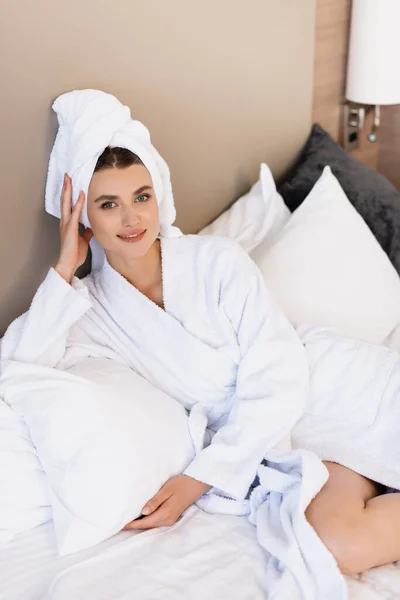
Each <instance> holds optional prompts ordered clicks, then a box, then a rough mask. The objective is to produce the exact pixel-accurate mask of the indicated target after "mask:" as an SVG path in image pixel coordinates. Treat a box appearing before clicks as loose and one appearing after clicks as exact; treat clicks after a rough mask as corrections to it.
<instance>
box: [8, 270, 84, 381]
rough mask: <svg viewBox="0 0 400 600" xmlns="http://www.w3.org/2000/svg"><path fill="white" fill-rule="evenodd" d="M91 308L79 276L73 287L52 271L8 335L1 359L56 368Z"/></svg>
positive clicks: (10, 328) (13, 324)
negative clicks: (78, 323)
mask: <svg viewBox="0 0 400 600" xmlns="http://www.w3.org/2000/svg"><path fill="white" fill-rule="evenodd" d="M90 307H91V302H90V299H89V291H88V289H87V287H86V286H85V285H84V284H83V283H82V282H81V281H80V280H79V279H78V278H77V277H73V279H72V281H71V285H70V284H69V283H67V282H66V281H65V279H63V278H62V277H61V275H59V274H58V273H57V271H56V270H55V269H54V268H50V270H49V272H48V274H47V276H46V278H45V280H44V281H43V283H42V284H41V285H40V286H39V288H38V290H37V292H36V294H35V296H34V298H33V300H32V303H31V306H30V308H29V310H28V311H27V312H25V313H24V314H23V315H21V316H20V317H18V318H17V319H15V321H13V322H12V323H11V324H10V326H9V327H8V329H7V331H6V333H5V334H4V337H3V339H2V340H1V345H0V360H2V361H3V360H17V361H21V362H28V363H36V364H40V365H42V366H46V367H55V366H56V365H57V363H58V362H59V361H60V360H61V359H62V357H63V355H64V353H65V349H66V343H67V337H68V332H69V330H70V328H71V326H72V325H74V324H75V323H76V321H77V320H78V319H79V318H80V317H82V316H83V315H84V313H85V312H86V311H87V310H88V309H89V308H90ZM0 373H1V371H0Z"/></svg>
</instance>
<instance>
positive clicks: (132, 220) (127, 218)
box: [121, 206, 140, 227]
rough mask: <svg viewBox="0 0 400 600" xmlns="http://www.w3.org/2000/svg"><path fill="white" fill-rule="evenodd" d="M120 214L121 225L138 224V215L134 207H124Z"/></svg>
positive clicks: (134, 225)
mask: <svg viewBox="0 0 400 600" xmlns="http://www.w3.org/2000/svg"><path fill="white" fill-rule="evenodd" d="M121 214H122V216H121V224H122V227H136V226H137V225H138V224H139V221H140V217H139V213H138V211H137V210H136V207H134V206H131V207H129V208H127V207H125V208H124V209H123V210H122V213H121Z"/></svg>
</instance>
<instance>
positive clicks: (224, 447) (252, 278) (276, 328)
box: [185, 248, 309, 499]
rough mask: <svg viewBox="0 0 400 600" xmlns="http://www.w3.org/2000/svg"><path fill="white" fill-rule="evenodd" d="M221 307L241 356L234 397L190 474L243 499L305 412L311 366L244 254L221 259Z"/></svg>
mask: <svg viewBox="0 0 400 600" xmlns="http://www.w3.org/2000/svg"><path fill="white" fill-rule="evenodd" d="M216 268H218V261H217V265H216ZM220 308H221V310H222V311H223V313H224V314H225V315H226V317H227V319H228V321H229V322H230V324H231V326H232V328H233V330H234V331H235V334H236V336H237V342H238V344H239V348H240V354H241V359H240V361H239V364H238V370H237V379H236V395H235V400H234V404H233V407H232V409H231V411H230V413H229V416H228V419H227V421H226V423H225V424H224V425H223V426H222V427H221V428H220V429H219V430H218V431H217V433H216V434H215V436H214V437H213V440H212V442H211V444H210V445H209V446H208V447H206V448H204V449H203V450H201V451H200V452H199V453H198V454H197V456H196V457H195V459H194V460H193V461H192V463H191V464H190V465H189V466H188V468H187V469H186V471H185V474H186V475H188V476H190V477H193V478H195V479H197V480H199V481H203V482H205V483H207V484H208V485H211V486H213V487H214V488H217V489H218V490H221V491H223V492H224V493H225V494H228V495H229V496H231V497H233V498H236V499H244V498H245V497H246V495H247V492H248V490H249V487H250V485H251V483H252V482H253V480H254V477H255V475H256V471H257V468H258V466H259V464H260V462H261V461H262V459H263V457H264V455H265V454H266V452H267V451H268V450H270V449H272V448H273V447H274V446H276V445H277V444H279V443H280V442H282V440H284V439H285V438H286V439H287V438H288V436H289V435H290V431H291V428H292V427H293V425H294V424H295V423H296V421H297V420H298V419H299V417H300V416H301V415H302V413H303V411H304V408H305V405H306V401H307V396H308V383H309V369H308V362H307V358H306V352H305V349H304V346H303V344H302V342H301V340H300V338H299V337H298V335H297V333H296V332H295V330H294V328H293V327H292V325H291V324H290V323H289V321H288V320H287V319H286V317H284V315H283V314H282V312H281V311H280V310H279V308H278V307H277V306H276V304H275V303H274V301H273V300H272V298H271V297H270V295H269V293H268V291H267V289H266V286H265V283H264V280H263V278H262V276H261V273H260V271H259V269H258V267H257V266H256V265H255V263H254V262H253V261H252V260H251V259H250V258H249V256H248V255H247V254H246V253H245V252H244V251H242V250H241V249H237V248H234V251H231V252H230V253H229V256H226V257H225V260H224V261H223V266H222V267H221V287H220Z"/></svg>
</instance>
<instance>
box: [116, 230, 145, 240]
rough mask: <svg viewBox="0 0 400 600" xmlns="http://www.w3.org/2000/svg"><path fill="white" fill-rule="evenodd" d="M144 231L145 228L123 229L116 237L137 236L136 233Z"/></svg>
mask: <svg viewBox="0 0 400 600" xmlns="http://www.w3.org/2000/svg"><path fill="white" fill-rule="evenodd" d="M145 231H146V230H145V229H132V231H124V233H120V234H118V237H119V238H126V237H130V236H138V235H140V234H142V233H144V232H145Z"/></svg>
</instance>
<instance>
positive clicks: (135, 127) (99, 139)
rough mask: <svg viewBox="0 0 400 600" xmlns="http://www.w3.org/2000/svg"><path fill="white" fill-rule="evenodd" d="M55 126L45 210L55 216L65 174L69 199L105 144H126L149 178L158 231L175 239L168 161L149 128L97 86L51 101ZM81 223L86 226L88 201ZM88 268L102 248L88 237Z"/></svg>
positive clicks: (85, 184) (83, 185)
mask: <svg viewBox="0 0 400 600" xmlns="http://www.w3.org/2000/svg"><path fill="white" fill-rule="evenodd" d="M53 110H54V111H55V112H56V113H57V117H58V123H59V129H58V133H57V137H56V140H55V142H54V146H53V149H52V152H51V155H50V161H49V168H48V174H47V183H46V194H45V208H46V211H47V212H48V213H50V214H51V215H53V216H55V217H58V218H60V216H61V211H60V197H61V190H62V187H63V178H64V173H68V175H69V176H70V177H71V178H72V190H73V194H72V196H73V197H72V203H73V205H75V203H76V201H77V200H78V196H79V192H80V190H83V191H84V192H85V195H86V197H87V192H88V189H89V184H90V180H91V178H92V175H93V172H94V169H95V166H96V163H97V160H98V158H99V156H100V155H101V154H102V153H103V151H104V149H105V148H106V147H107V146H111V147H120V148H127V149H128V150H130V151H131V152H133V153H134V154H136V155H137V156H138V157H139V158H140V160H141V161H142V162H143V164H144V165H145V167H146V168H147V170H148V171H149V173H150V176H151V178H152V180H153V186H154V191H155V194H156V197H157V201H158V206H159V214H160V234H161V235H162V236H163V237H178V236H179V235H182V232H181V231H180V230H179V229H178V228H177V227H173V223H174V221H175V218H176V211H175V204H174V197H173V194H172V187H171V179H170V173H169V168H168V165H167V163H166V162H165V161H164V159H163V158H162V157H161V156H160V155H159V153H158V152H157V150H156V149H155V148H154V146H153V145H152V143H151V140H150V134H149V131H148V129H147V128H146V127H145V126H144V125H143V123H141V122H140V121H135V120H133V119H132V118H131V111H130V109H129V107H128V106H124V105H123V104H121V102H119V100H117V98H115V96H112V95H111V94H106V93H105V92H101V91H99V90H74V91H72V92H67V93H66V94H62V95H61V96H59V97H58V98H57V99H56V100H55V102H54V103H53ZM80 220H81V222H82V224H83V225H84V226H85V227H90V223H89V220H88V215H87V203H86V202H85V205H84V207H83V209H82V213H81V219H80ZM90 247H91V251H92V270H95V269H96V268H98V267H100V266H101V264H102V261H103V258H104V250H103V249H102V247H101V246H100V245H99V244H98V243H97V242H96V240H95V238H92V240H91V242H90Z"/></svg>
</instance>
